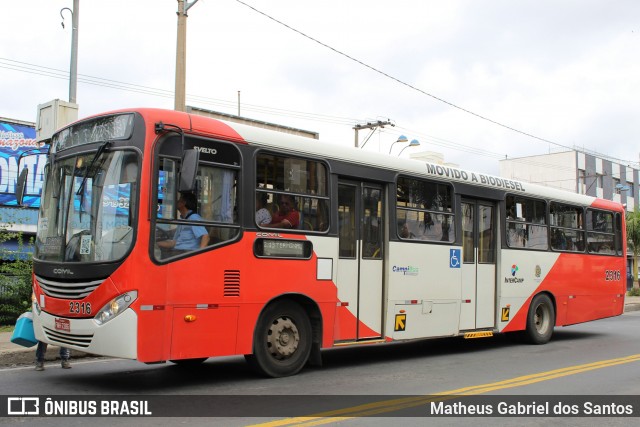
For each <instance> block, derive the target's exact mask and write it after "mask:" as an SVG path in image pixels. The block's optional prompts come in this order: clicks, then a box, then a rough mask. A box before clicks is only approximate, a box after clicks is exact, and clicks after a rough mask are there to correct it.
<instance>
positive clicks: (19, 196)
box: [16, 147, 40, 206]
mask: <svg viewBox="0 0 640 427" xmlns="http://www.w3.org/2000/svg"><path fill="white" fill-rule="evenodd" d="M34 151H40V147H37V148H32V149H31V150H27V151H25V152H23V153H22V154H20V157H18V170H19V169H20V164H21V163H22V158H23V157H27V156H33V155H37V154H40V153H34ZM28 176H29V169H28V168H26V167H25V168H23V169H22V170H21V171H20V175H18V180H17V181H16V205H18V206H22V202H23V201H24V190H25V188H26V186H27V177H28Z"/></svg>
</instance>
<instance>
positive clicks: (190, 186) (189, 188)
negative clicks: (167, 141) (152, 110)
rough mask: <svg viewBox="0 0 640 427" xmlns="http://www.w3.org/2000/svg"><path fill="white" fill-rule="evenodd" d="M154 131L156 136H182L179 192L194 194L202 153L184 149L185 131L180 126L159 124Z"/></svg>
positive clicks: (156, 124)
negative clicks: (164, 134)
mask: <svg viewBox="0 0 640 427" xmlns="http://www.w3.org/2000/svg"><path fill="white" fill-rule="evenodd" d="M154 130H155V133H156V134H160V133H162V132H175V133H178V134H180V145H181V147H182V161H181V163H180V164H181V168H180V175H179V178H178V191H179V192H185V193H189V192H193V191H194V190H195V187H196V176H197V174H198V161H199V160H200V152H199V151H197V150H194V149H190V150H185V149H184V131H183V130H182V128H181V127H180V126H176V125H172V124H169V123H163V122H157V123H155V126H154Z"/></svg>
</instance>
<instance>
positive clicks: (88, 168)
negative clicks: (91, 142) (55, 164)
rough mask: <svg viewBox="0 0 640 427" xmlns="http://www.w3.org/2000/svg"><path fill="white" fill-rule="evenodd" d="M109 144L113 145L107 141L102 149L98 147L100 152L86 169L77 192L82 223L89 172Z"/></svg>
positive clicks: (102, 145)
mask: <svg viewBox="0 0 640 427" xmlns="http://www.w3.org/2000/svg"><path fill="white" fill-rule="evenodd" d="M109 144H111V141H105V142H103V143H102V144H101V145H100V147H98V151H96V154H95V155H94V156H93V158H92V159H91V163H89V166H88V167H87V168H86V169H85V171H84V176H83V177H82V182H81V183H80V187H79V188H78V191H76V196H80V221H82V206H83V204H84V186H85V184H86V183H87V178H88V177H89V171H91V170H92V169H93V165H94V164H95V162H96V160H98V157H100V156H101V155H102V153H103V152H105V151H106V150H107V148H108V146H109Z"/></svg>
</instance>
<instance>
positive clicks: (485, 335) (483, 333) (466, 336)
mask: <svg viewBox="0 0 640 427" xmlns="http://www.w3.org/2000/svg"><path fill="white" fill-rule="evenodd" d="M492 336H493V332H491V331H478V332H466V333H465V334H464V339H465V340H468V339H472V338H489V337H492Z"/></svg>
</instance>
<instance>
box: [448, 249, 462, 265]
mask: <svg viewBox="0 0 640 427" xmlns="http://www.w3.org/2000/svg"><path fill="white" fill-rule="evenodd" d="M449 268H460V249H450V250H449Z"/></svg>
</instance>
